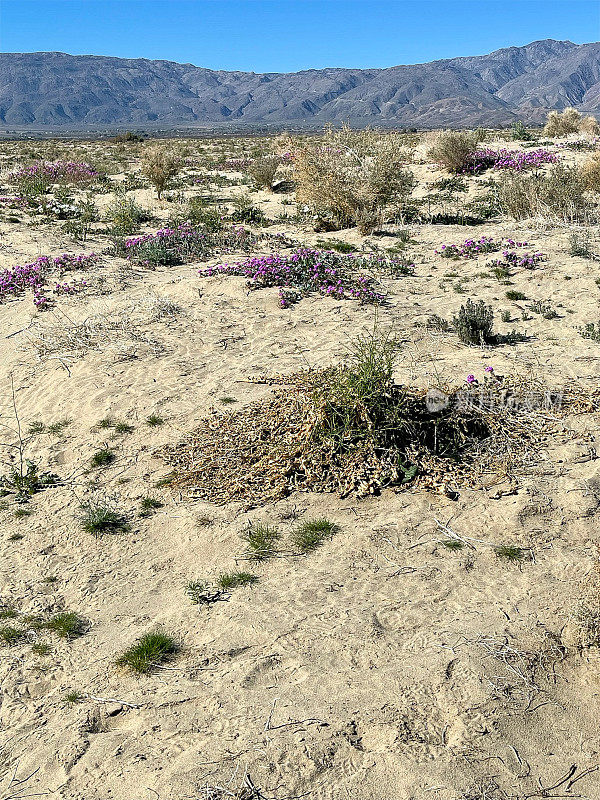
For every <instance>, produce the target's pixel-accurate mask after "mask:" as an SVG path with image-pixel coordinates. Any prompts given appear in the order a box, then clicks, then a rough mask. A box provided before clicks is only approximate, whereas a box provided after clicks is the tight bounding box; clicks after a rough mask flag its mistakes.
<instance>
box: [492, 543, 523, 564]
mask: <svg viewBox="0 0 600 800" xmlns="http://www.w3.org/2000/svg"><path fill="white" fill-rule="evenodd" d="M494 552H495V553H496V555H497V556H498V558H505V559H506V560H507V561H522V560H523V558H524V556H525V553H524V552H523V549H522V548H521V547H516V546H515V545H512V544H499V545H498V546H497V547H494Z"/></svg>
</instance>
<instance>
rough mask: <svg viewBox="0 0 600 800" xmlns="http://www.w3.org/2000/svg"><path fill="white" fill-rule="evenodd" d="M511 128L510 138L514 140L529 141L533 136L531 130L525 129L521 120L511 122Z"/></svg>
mask: <svg viewBox="0 0 600 800" xmlns="http://www.w3.org/2000/svg"><path fill="white" fill-rule="evenodd" d="M511 128H512V138H513V140H514V141H515V142H529V141H531V140H532V139H533V138H534V137H533V134H532V133H531V131H528V130H527V128H526V127H525V125H524V124H523V123H522V122H521V120H519V121H518V122H513V124H512V126H511Z"/></svg>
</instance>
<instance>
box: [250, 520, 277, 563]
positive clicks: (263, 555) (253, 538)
mask: <svg viewBox="0 0 600 800" xmlns="http://www.w3.org/2000/svg"><path fill="white" fill-rule="evenodd" d="M279 538H280V534H279V531H278V530H277V528H273V527H271V526H270V525H264V524H263V523H261V522H258V523H256V524H255V525H250V526H249V528H248V530H247V531H246V532H245V533H244V534H243V536H242V539H243V540H244V541H245V542H246V544H247V553H248V558H249V559H250V560H252V561H265V560H266V559H268V558H271V557H272V556H274V555H275V554H276V553H277V543H278V541H279Z"/></svg>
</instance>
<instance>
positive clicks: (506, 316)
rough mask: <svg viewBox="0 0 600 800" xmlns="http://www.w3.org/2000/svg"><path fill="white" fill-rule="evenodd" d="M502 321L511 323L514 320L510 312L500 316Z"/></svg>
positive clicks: (504, 312)
mask: <svg viewBox="0 0 600 800" xmlns="http://www.w3.org/2000/svg"><path fill="white" fill-rule="evenodd" d="M500 319H501V320H502V322H510V321H511V319H512V316H511V313H510V311H503V312H502V313H501V314H500Z"/></svg>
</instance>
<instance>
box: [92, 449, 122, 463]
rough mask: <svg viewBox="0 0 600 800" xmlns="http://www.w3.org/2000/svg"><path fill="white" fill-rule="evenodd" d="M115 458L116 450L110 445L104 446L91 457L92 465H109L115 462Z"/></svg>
mask: <svg viewBox="0 0 600 800" xmlns="http://www.w3.org/2000/svg"><path fill="white" fill-rule="evenodd" d="M115 458H116V456H115V452H114V450H111V449H110V447H103V448H102V449H101V450H98V451H96V452H95V453H94V455H93V456H92V457H91V459H90V464H91V466H92V467H107V466H108V465H109V464H112V463H113V461H114V460H115Z"/></svg>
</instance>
